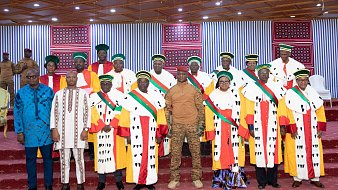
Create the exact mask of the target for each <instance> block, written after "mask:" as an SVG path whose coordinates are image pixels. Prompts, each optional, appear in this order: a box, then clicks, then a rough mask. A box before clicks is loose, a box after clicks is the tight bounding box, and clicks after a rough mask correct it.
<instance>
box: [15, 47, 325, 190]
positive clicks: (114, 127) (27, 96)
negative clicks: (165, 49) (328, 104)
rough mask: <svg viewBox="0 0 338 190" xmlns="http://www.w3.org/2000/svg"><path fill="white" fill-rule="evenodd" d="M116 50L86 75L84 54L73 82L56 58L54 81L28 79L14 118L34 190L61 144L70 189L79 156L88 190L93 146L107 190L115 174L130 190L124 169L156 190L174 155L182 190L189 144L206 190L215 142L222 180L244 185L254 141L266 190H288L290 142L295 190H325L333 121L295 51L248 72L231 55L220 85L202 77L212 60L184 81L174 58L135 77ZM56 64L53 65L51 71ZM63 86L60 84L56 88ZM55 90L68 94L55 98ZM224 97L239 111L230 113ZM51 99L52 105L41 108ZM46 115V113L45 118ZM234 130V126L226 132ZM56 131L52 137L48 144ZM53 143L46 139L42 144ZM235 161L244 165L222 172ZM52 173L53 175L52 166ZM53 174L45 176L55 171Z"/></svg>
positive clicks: (185, 74)
mask: <svg viewBox="0 0 338 190" xmlns="http://www.w3.org/2000/svg"><path fill="white" fill-rule="evenodd" d="M108 49H109V47H108V46H107V45H105V44H100V45H98V46H96V50H97V55H98V58H99V60H98V62H95V63H93V64H91V65H90V66H89V67H88V69H85V63H86V62H87V58H88V57H87V55H86V54H85V53H82V52H76V53H74V54H73V59H74V67H75V69H76V71H70V72H68V73H67V75H66V76H65V77H64V76H62V77H58V76H56V75H55V69H56V66H57V64H58V63H59V60H58V59H57V58H55V57H53V56H50V57H48V58H46V66H45V67H46V69H47V70H48V68H50V67H52V66H54V72H52V69H51V72H48V73H49V74H48V73H47V76H45V77H43V76H41V77H40V76H39V73H38V71H37V70H36V69H34V68H33V69H28V71H27V73H29V75H27V73H26V75H27V76H26V79H27V80H28V82H29V85H26V86H24V87H23V88H22V89H20V90H19V91H18V94H17V96H16V97H15V106H14V115H15V131H16V133H17V134H18V141H19V142H20V143H23V144H25V149H26V155H27V154H29V155H31V158H30V157H28V158H30V160H28V159H27V168H29V170H28V169H27V171H28V178H29V180H28V181H29V189H36V171H35V173H34V171H33V170H34V169H32V168H34V164H33V163H34V162H36V151H37V148H38V147H39V148H40V150H41V154H42V158H43V159H44V162H46V163H49V160H50V159H51V158H52V156H51V154H49V152H50V153H51V152H52V149H53V146H52V142H54V150H59V152H60V168H61V183H62V184H63V185H62V189H65V190H66V189H70V186H69V170H70V164H69V161H70V157H71V154H73V156H74V159H75V163H76V176H77V184H78V189H84V182H85V165H84V156H83V152H84V149H85V148H88V142H92V143H93V145H92V149H93V152H94V162H95V171H97V172H98V178H99V183H98V186H97V189H104V188H105V183H106V175H107V174H109V173H113V174H114V176H115V179H116V186H117V188H118V189H124V186H123V183H122V172H121V170H122V169H124V168H126V181H127V182H128V183H136V186H135V187H134V189H136V190H137V189H142V188H148V189H155V186H154V184H155V183H156V182H157V180H158V177H157V176H158V175H157V171H158V160H157V159H158V156H159V155H160V156H165V155H168V154H169V153H170V152H171V164H170V172H171V177H170V182H169V184H168V188H170V189H175V188H177V187H179V181H180V176H179V167H180V159H181V151H182V143H183V141H184V139H185V138H187V141H188V143H189V147H190V151H191V153H192V157H193V169H192V174H191V175H192V179H193V184H194V186H195V187H196V188H202V187H203V183H202V181H201V174H202V171H201V163H200V147H199V146H200V141H202V142H205V141H208V140H212V141H213V146H212V149H213V150H212V153H213V154H212V155H213V156H212V159H213V170H215V171H216V170H219V169H229V170H231V172H232V175H235V174H236V176H240V175H237V174H238V173H239V172H241V171H242V169H241V167H242V168H243V167H244V160H243V156H244V157H245V154H244V153H245V150H244V141H245V140H248V141H249V147H250V163H252V164H254V165H255V166H256V179H257V181H258V187H259V189H263V188H265V186H266V185H272V187H276V188H279V187H280V185H279V184H278V183H277V173H278V169H277V167H278V165H279V164H280V163H281V162H282V151H281V147H282V146H281V144H282V139H284V142H285V153H284V166H285V168H284V170H285V172H287V173H289V174H290V175H291V176H293V180H294V182H293V184H292V186H293V187H299V186H300V185H301V183H302V180H304V179H310V180H311V183H312V184H314V185H315V186H317V187H324V185H323V184H322V183H320V182H319V177H320V176H321V175H324V169H323V168H324V166H323V156H322V155H323V154H322V146H321V136H322V131H325V128H326V121H325V115H324V108H323V101H322V100H321V99H320V97H319V95H318V93H316V92H315V90H314V89H313V88H312V87H311V86H310V85H308V84H309V81H308V77H309V75H310V72H309V70H306V69H304V65H302V64H301V63H299V62H297V61H296V60H294V59H292V58H290V55H291V49H292V46H289V45H286V44H281V45H280V49H281V58H279V59H277V60H274V61H273V62H271V63H270V64H263V65H257V64H258V55H255V54H250V55H247V56H246V64H247V68H246V69H244V70H242V71H239V70H237V69H236V68H235V67H233V66H231V64H232V60H233V58H234V55H233V54H232V53H230V52H222V53H221V54H220V57H221V62H222V64H221V65H220V66H218V67H217V68H216V69H215V70H214V71H213V73H211V74H210V75H209V74H207V73H205V72H203V71H201V65H202V59H201V58H200V57H198V56H192V57H189V58H188V60H187V64H188V66H189V67H178V68H177V80H176V79H175V77H174V76H173V75H172V74H170V73H169V72H168V71H166V70H164V69H163V67H164V63H165V60H166V58H165V56H164V55H161V54H156V55H154V56H153V57H152V62H153V69H152V70H151V71H150V72H147V71H139V72H137V73H136V74H135V73H134V72H133V71H131V70H129V69H126V68H124V64H125V60H126V57H125V56H124V55H123V54H115V55H114V56H112V58H111V59H112V62H109V61H107V51H108ZM47 60H48V61H47ZM49 62H52V64H51V65H50V66H48V63H49ZM22 67H23V68H25V67H24V66H22ZM53 77H57V78H59V79H60V80H59V81H58V82H55V80H54V78H53ZM222 77H223V78H222ZM224 77H226V78H227V80H226V81H225V80H224V79H225V78H224ZM221 78H222V80H220V79H221ZM39 80H40V81H41V83H39ZM61 80H63V82H61ZM220 81H221V82H222V83H229V86H228V87H229V89H230V90H231V94H229V95H227V94H224V93H221V92H217V93H218V94H217V93H216V92H215V91H216V90H217V89H218V88H219V85H216V83H218V84H220ZM42 83H45V85H43V84H42ZM65 83H66V84H65ZM55 84H58V85H57V86H58V87H57V88H58V90H57V91H55V92H53V90H54V88H53V86H55ZM48 86H49V87H51V88H52V89H51V88H48ZM42 88H43V89H42ZM47 89H48V90H47ZM49 89H50V90H49ZM41 90H42V91H43V92H42V93H44V95H42V97H40V96H41V95H39V93H41V92H39V91H41ZM47 92H48V93H49V94H48V96H47V95H45V93H47ZM54 93H55V95H54ZM223 95H224V96H227V97H228V98H226V99H229V100H232V102H233V103H231V104H226V105H225V104H224V102H223V99H222V97H223ZM43 97H45V98H47V99H48V103H46V101H45V100H40V98H43ZM25 104H31V105H32V106H30V107H27V106H25ZM295 105H297V106H295ZM41 106H42V108H40V107H41ZM220 106H221V107H222V106H223V107H224V106H225V108H229V109H231V110H232V114H229V113H226V112H222V110H221V109H220ZM44 107H46V108H44ZM32 109H33V111H31V110H32ZM42 109H45V110H44V111H43V112H42V111H41V110H42ZM40 114H41V116H40ZM208 114H210V115H211V116H212V117H211V118H213V122H216V123H217V122H218V123H219V124H216V123H215V124H213V123H210V120H209V119H206V118H209V117H206V116H208ZM31 118H35V119H31ZM224 118H225V119H224ZM227 118H230V119H227ZM30 119H31V120H30ZM43 119H45V120H43ZM218 120H219V121H218ZM26 121H27V122H26ZM41 121H43V123H44V126H42V124H41ZM224 121H225V122H226V123H227V124H223V122H224ZM208 122H209V124H208ZM30 123H33V124H30ZM49 130H51V131H52V132H51V133H52V135H51V136H50V135H49V137H48V131H49ZM219 130H220V131H223V133H224V134H228V135H227V137H228V141H227V142H226V141H223V140H221V139H222V138H221V136H219V132H220V131H219ZM33 133H34V134H33ZM41 134H43V135H42V136H41ZM44 135H46V138H45V139H42V137H44ZM31 136H34V138H31ZM284 136H285V138H283V137H284ZM27 139H29V140H27ZM229 142H232V144H229ZM224 143H227V144H228V145H227V146H224ZM230 145H232V146H230ZM45 146H48V148H45ZM126 146H127V148H126ZM222 146H223V148H221V147H222ZM45 149H48V154H47V153H46V150H45ZM49 149H50V150H49ZM34 152H35V153H34ZM229 153H232V154H231V155H232V156H233V157H234V159H235V160H230V161H229V160H227V161H226V163H222V162H223V160H224V159H223V158H225V157H227V156H229ZM34 154H35V156H34ZM224 156H225V157H224ZM45 167H46V168H47V167H48V168H50V166H49V165H48V164H46V165H45ZM48 168H47V169H46V171H45V172H50V170H51V171H52V168H50V170H48ZM266 168H267V171H266ZM243 172H244V171H243ZM51 175H52V174H51ZM34 176H35V177H34ZM46 176H49V178H48V180H47V179H45V185H46V188H47V187H48V188H50V186H51V184H52V182H51V179H50V175H49V174H48V175H45V178H46ZM230 186H231V187H238V186H240V184H237V185H236V184H234V183H232V184H231V185H230ZM231 187H230V188H231ZM243 187H245V185H243Z"/></svg>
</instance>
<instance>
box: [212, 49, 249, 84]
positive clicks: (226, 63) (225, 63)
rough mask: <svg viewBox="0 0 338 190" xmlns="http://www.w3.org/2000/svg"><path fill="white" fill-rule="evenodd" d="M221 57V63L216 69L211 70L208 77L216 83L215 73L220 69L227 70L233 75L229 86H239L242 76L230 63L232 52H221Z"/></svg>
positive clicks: (232, 56)
mask: <svg viewBox="0 0 338 190" xmlns="http://www.w3.org/2000/svg"><path fill="white" fill-rule="evenodd" d="M219 56H220V57H221V62H222V64H221V65H220V66H218V67H216V69H215V70H214V71H212V73H211V74H210V77H211V78H212V79H213V80H214V83H215V84H216V82H217V73H218V72H220V71H228V72H230V73H231V74H232V76H234V78H233V80H232V81H231V86H232V87H233V88H239V87H241V86H242V85H243V84H242V83H243V82H242V79H241V78H242V77H241V72H240V71H239V70H238V69H236V68H235V67H233V66H231V64H232V60H233V58H234V54H232V53H230V52H222V53H220V55H219Z"/></svg>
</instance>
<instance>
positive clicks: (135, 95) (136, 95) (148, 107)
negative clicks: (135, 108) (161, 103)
mask: <svg viewBox="0 0 338 190" xmlns="http://www.w3.org/2000/svg"><path fill="white" fill-rule="evenodd" d="M129 95H130V96H131V97H132V98H134V99H135V100H136V101H137V102H138V103H140V104H141V105H142V106H143V107H144V108H145V109H146V110H148V111H149V113H150V114H151V115H152V116H153V117H154V118H155V120H157V110H156V108H155V107H154V106H153V105H152V104H151V103H150V102H149V101H148V100H147V99H146V98H145V97H143V96H142V95H141V94H140V93H138V92H137V91H136V90H133V91H131V92H129Z"/></svg>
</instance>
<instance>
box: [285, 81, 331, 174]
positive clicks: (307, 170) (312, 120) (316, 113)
mask: <svg viewBox="0 0 338 190" xmlns="http://www.w3.org/2000/svg"><path fill="white" fill-rule="evenodd" d="M283 100H284V101H282V102H281V103H282V105H281V106H282V108H283V109H282V111H281V112H282V113H281V117H280V123H281V125H285V126H287V130H286V131H287V133H286V137H285V151H284V158H285V161H284V167H285V168H284V171H285V173H289V174H290V175H291V176H294V177H297V178H298V179H300V180H302V179H313V178H318V177H320V176H323V175H324V162H323V147H322V142H321V138H318V136H317V132H318V131H325V130H326V118H325V111H324V106H323V100H322V99H321V98H320V96H319V94H318V93H317V92H316V91H315V90H314V89H313V88H312V87H311V86H310V85H308V86H307V87H306V88H305V90H304V91H302V90H300V88H299V87H298V86H295V87H293V88H292V89H289V90H288V91H287V92H286V95H285V98H284V99H283ZM295 132H297V133H298V134H297V137H296V138H295V139H293V138H292V137H291V133H295Z"/></svg>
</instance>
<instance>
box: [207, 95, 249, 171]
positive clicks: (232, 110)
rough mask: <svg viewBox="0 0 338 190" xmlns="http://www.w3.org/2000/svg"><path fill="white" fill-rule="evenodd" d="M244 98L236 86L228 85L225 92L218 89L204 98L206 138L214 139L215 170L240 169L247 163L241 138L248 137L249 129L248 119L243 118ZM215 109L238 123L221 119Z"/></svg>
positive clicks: (213, 167) (213, 166)
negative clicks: (247, 125) (241, 118)
mask: <svg viewBox="0 0 338 190" xmlns="http://www.w3.org/2000/svg"><path fill="white" fill-rule="evenodd" d="M241 101H243V100H242V99H241V96H240V94H239V93H238V91H237V90H236V89H228V90H227V91H226V92H223V91H221V90H219V89H215V90H214V91H213V92H211V94H210V95H209V98H208V99H207V100H206V101H205V102H206V106H205V114H206V139H207V140H212V158H213V164H212V170H220V169H231V170H232V172H238V171H239V166H240V167H244V164H245V148H244V139H242V138H245V139H248V138H249V131H248V129H247V127H246V124H245V120H242V121H241V120H240V117H241V110H243V108H244V104H241ZM210 102H211V103H210ZM241 105H242V106H241ZM215 112H216V113H218V114H220V115H222V116H224V118H225V119H229V120H230V122H231V121H232V122H234V123H235V125H231V124H229V123H228V122H226V121H224V120H222V119H221V118H220V116H219V115H217V114H216V113H215ZM240 136H241V137H240Z"/></svg>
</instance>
